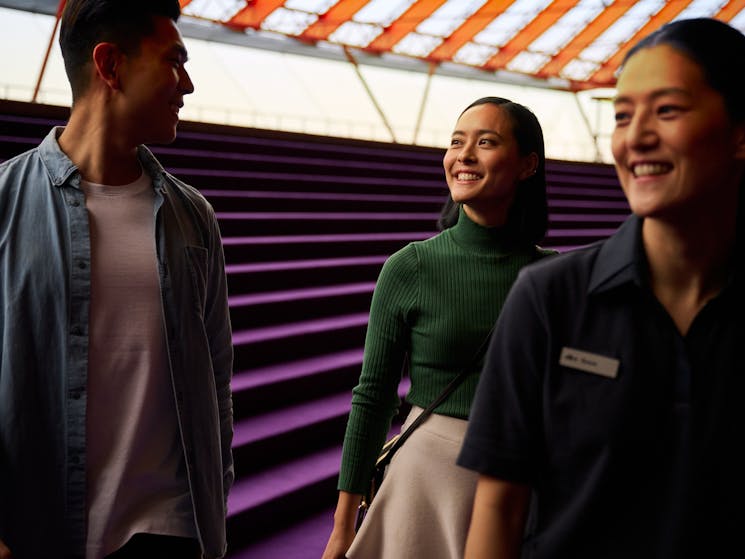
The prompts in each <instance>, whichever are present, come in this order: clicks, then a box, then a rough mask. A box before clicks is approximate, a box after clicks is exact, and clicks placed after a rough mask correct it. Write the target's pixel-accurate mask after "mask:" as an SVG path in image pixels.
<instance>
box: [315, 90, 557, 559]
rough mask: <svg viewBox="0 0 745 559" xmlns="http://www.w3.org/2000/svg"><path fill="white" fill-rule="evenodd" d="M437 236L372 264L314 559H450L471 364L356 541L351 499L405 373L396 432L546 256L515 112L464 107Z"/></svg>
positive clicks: (525, 133) (493, 104) (497, 106)
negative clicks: (334, 474) (406, 408)
mask: <svg viewBox="0 0 745 559" xmlns="http://www.w3.org/2000/svg"><path fill="white" fill-rule="evenodd" d="M443 166H444V168H445V176H446V179H447V184H448V188H449V189H450V197H451V199H452V201H454V202H455V204H449V205H446V208H445V210H444V211H443V217H442V219H441V225H442V226H443V228H444V231H443V232H442V233H440V234H439V235H437V236H436V237H433V238H431V239H428V240H426V241H421V242H414V243H411V244H409V245H408V246H406V247H405V248H403V249H402V250H400V251H398V252H397V253H395V254H394V255H393V256H391V257H390V258H389V259H388V261H387V262H386V263H385V265H384V266H383V269H382V271H381V273H380V277H379V278H378V283H377V286H376V288H375V293H374V295H373V299H372V306H371V309H370V321H369V324H368V330H367V339H366V341H365V356H364V360H363V364H362V373H361V375H360V380H359V384H358V385H357V386H356V387H355V389H354V392H353V397H352V411H351V414H350V417H349V423H348V425H347V431H346V435H345V438H344V450H343V455H342V465H341V472H340V475H339V490H340V492H339V502H338V504H337V508H336V512H335V514H334V529H333V532H332V533H331V537H330V538H329V542H328V544H327V546H326V550H325V552H324V555H323V559H341V558H344V557H345V556H346V557H348V558H349V559H366V558H371V559H372V558H375V559H380V558H383V559H398V558H401V559H419V558H426V559H439V558H442V559H450V558H456V557H457V558H460V557H462V554H463V549H464V546H465V538H466V533H467V530H468V523H469V519H470V514H471V506H472V503H473V494H474V490H475V487H476V474H474V473H473V472H470V471H467V470H464V469H462V468H459V467H457V466H456V465H455V459H456V456H457V454H458V451H459V450H460V446H461V442H462V438H463V435H464V434H465V428H466V422H467V419H468V413H469V410H470V407H471V400H472V399H473V395H474V391H475V389H476V384H477V381H478V374H479V370H480V363H479V366H477V367H474V369H473V372H472V374H471V375H470V376H469V377H468V378H467V379H466V380H465V381H464V382H463V383H462V384H461V385H460V386H459V387H458V388H457V389H456V390H455V392H453V393H452V394H451V395H450V396H449V397H448V399H447V400H446V401H445V402H444V403H443V404H441V405H440V406H439V407H438V408H437V409H436V410H435V413H433V414H432V416H430V417H429V418H428V419H427V420H426V421H425V423H423V424H422V425H421V426H420V427H419V428H417V429H416V431H414V433H413V435H412V436H411V437H410V438H409V439H408V440H407V441H406V443H405V444H404V445H403V446H402V447H401V449H400V450H399V451H398V452H397V453H396V455H395V456H394V458H393V461H392V462H391V464H390V466H389V468H388V471H387V472H386V477H385V481H384V482H383V484H382V485H381V488H380V491H379V492H378V494H377V496H376V498H375V501H374V503H373V505H372V507H371V508H370V511H369V512H368V514H367V517H366V518H365V521H364V523H363V525H362V528H361V529H360V531H359V533H358V534H357V535H356V537H355V532H354V522H355V517H356V510H357V507H358V505H359V503H360V498H361V494H362V493H364V492H365V490H366V487H367V486H368V484H369V481H370V476H371V473H372V469H373V465H374V464H375V460H376V458H377V455H378V453H379V452H380V448H381V446H382V444H383V442H384V441H385V438H386V435H387V433H388V430H389V429H390V425H391V420H392V418H393V416H394V415H395V413H396V411H397V409H398V405H399V399H398V395H397V387H398V384H399V381H400V380H401V371H402V365H403V363H404V360H405V358H406V356H408V361H409V375H410V377H411V389H410V390H409V393H408V394H407V396H406V400H407V401H408V402H409V403H410V404H411V405H412V411H411V414H410V415H409V417H408V419H407V420H406V423H405V424H404V428H405V427H406V426H407V425H408V424H409V423H411V421H412V419H413V418H415V417H416V416H417V415H418V414H419V413H421V411H422V409H423V408H426V407H427V406H428V405H429V404H430V403H431V402H433V401H434V400H435V398H437V396H438V395H439V394H440V393H441V392H442V391H443V390H444V388H445V386H446V385H447V384H448V383H449V382H450V381H451V380H452V379H453V377H454V376H455V375H457V374H458V372H459V371H460V370H462V369H463V368H464V367H466V366H468V364H469V362H470V361H471V360H472V357H473V356H474V354H475V353H476V352H477V349H478V348H479V346H480V345H481V343H482V341H483V340H484V338H485V337H486V336H487V335H488V333H489V331H490V330H491V327H492V325H493V324H494V322H495V321H496V319H497V315H498V314H499V311H500V309H501V307H502V303H503V302H504V299H505V297H506V296H507V292H508V291H509V289H510V286H511V285H512V283H513V281H514V280H515V278H516V276H517V273H518V271H519V270H520V268H522V267H523V266H525V265H526V264H529V263H530V262H531V261H533V260H535V259H536V258H540V257H541V256H544V255H546V254H549V253H550V252H549V251H542V250H540V249H538V248H537V247H536V245H535V243H537V242H538V241H540V240H541V239H542V238H543V236H544V235H545V233H546V227H547V221H548V217H547V214H548V210H547V203H546V177H545V156H544V147H543V133H542V131H541V127H540V124H539V123H538V120H537V119H536V117H535V115H534V114H533V113H532V112H531V111H530V110H529V109H527V108H526V107H524V106H522V105H519V104H517V103H512V102H511V101H508V100H506V99H502V98H498V97H485V98H482V99H479V100H477V101H475V102H474V103H472V104H471V105H469V106H468V107H467V108H466V110H465V111H463V113H462V114H461V115H460V117H459V118H458V122H457V123H456V127H455V130H454V131H453V133H452V137H451V140H450V146H449V148H448V150H447V152H446V153H445V157H444V159H443Z"/></svg>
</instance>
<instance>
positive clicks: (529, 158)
mask: <svg viewBox="0 0 745 559" xmlns="http://www.w3.org/2000/svg"><path fill="white" fill-rule="evenodd" d="M537 170H538V154H537V153H536V152H531V153H530V154H529V155H526V156H525V157H523V160H522V169H521V170H520V180H521V181H524V180H525V179H527V178H529V177H532V176H533V175H535V173H536V171H537Z"/></svg>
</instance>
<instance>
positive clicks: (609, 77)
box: [586, 0, 691, 86]
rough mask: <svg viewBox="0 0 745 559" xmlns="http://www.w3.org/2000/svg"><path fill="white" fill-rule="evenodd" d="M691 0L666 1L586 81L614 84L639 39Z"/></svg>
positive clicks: (604, 84)
mask: <svg viewBox="0 0 745 559" xmlns="http://www.w3.org/2000/svg"><path fill="white" fill-rule="evenodd" d="M690 3H691V0H680V1H678V2H666V3H665V6H664V7H663V8H662V9H661V10H660V11H659V12H657V13H656V14H655V15H654V16H652V17H651V18H650V19H649V21H648V22H647V23H646V24H644V25H643V26H642V28H641V29H639V31H637V32H636V33H634V35H633V36H632V37H629V38H628V39H627V40H626V42H625V43H624V44H623V46H622V47H621V48H620V49H618V50H617V51H616V53H615V54H613V55H612V56H611V57H610V58H609V59H608V60H606V61H605V62H604V63H603V64H602V65H601V66H600V69H599V70H597V71H596V72H595V73H594V74H593V75H592V76H590V77H589V78H588V79H587V80H586V81H588V82H591V83H593V84H595V85H603V86H612V85H614V84H615V83H616V78H615V76H614V74H615V72H616V69H618V67H619V66H620V65H621V62H623V57H624V56H626V53H627V52H628V51H629V50H630V49H631V47H633V46H634V45H635V44H636V43H637V41H638V40H639V39H642V38H643V37H646V36H647V35H649V34H650V33H652V32H653V31H657V29H659V28H660V27H661V26H662V25H664V24H665V23H667V22H669V21H672V20H673V19H675V16H677V15H678V14H679V13H680V12H682V11H683V10H685V9H686V8H687V7H688V4H690Z"/></svg>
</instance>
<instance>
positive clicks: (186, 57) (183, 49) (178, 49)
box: [171, 44, 189, 62]
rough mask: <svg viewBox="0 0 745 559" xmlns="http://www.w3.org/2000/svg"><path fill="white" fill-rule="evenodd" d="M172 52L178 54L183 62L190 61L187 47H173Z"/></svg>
mask: <svg viewBox="0 0 745 559" xmlns="http://www.w3.org/2000/svg"><path fill="white" fill-rule="evenodd" d="M171 50H172V51H173V52H175V53H176V54H178V55H179V57H180V58H181V60H183V61H184V62H186V61H187V60H189V53H188V52H187V51H186V47H185V46H184V45H178V44H176V45H173V48H172V49H171Z"/></svg>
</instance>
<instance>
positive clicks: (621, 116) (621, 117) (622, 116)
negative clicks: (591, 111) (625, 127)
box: [615, 111, 631, 126]
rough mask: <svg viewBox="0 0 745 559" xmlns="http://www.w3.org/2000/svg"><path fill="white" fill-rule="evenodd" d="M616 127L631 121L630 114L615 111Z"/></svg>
mask: <svg viewBox="0 0 745 559" xmlns="http://www.w3.org/2000/svg"><path fill="white" fill-rule="evenodd" d="M615 119H616V126H619V125H622V124H627V123H628V122H629V121H630V120H631V113H628V112H624V111H616V115H615Z"/></svg>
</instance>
